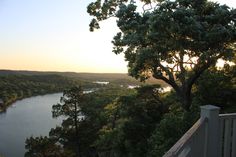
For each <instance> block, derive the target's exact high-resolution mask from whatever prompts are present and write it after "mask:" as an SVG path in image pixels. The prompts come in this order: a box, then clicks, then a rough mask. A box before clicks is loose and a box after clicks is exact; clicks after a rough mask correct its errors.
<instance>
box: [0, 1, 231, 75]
mask: <svg viewBox="0 0 236 157" xmlns="http://www.w3.org/2000/svg"><path fill="white" fill-rule="evenodd" d="M91 1H92V0H0V69H14V70H43V71H76V72H124V73H125V72H127V67H126V63H125V61H124V58H123V56H122V55H115V54H114V53H112V52H111V51H112V44H111V40H112V38H113V36H114V35H115V33H116V32H117V28H116V24H115V21H114V20H113V21H111V20H109V21H106V22H103V23H102V25H101V27H102V29H100V30H98V31H96V32H93V33H92V32H89V26H88V25H89V22H90V20H91V17H89V15H88V14H87V12H86V7H87V5H88V4H89V2H91ZM218 2H220V3H226V4H228V5H229V6H231V7H234V8H235V7H236V0H219V1H218Z"/></svg>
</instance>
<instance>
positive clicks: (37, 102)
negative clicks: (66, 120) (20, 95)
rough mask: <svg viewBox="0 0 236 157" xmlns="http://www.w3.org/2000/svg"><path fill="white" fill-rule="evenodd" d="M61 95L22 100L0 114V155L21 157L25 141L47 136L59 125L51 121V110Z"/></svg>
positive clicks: (57, 120)
mask: <svg viewBox="0 0 236 157" xmlns="http://www.w3.org/2000/svg"><path fill="white" fill-rule="evenodd" d="M61 96H62V93H58V94H48V95H44V96H36V97H31V98H27V99H23V100H20V101H17V102H16V103H14V104H13V105H12V106H11V107H9V108H8V110H7V112H6V113H2V114H0V155H3V156H4V157H23V156H24V153H25V139H26V138H27V137H30V136H40V135H43V136H47V135H48V133H49V131H50V129H51V128H53V127H55V126H56V125H58V124H60V123H61V120H60V119H53V118H52V113H51V108H52V105H53V104H56V103H57V102H59V100H60V97H61Z"/></svg>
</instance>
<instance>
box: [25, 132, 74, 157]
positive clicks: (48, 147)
mask: <svg viewBox="0 0 236 157" xmlns="http://www.w3.org/2000/svg"><path fill="white" fill-rule="evenodd" d="M25 143H26V146H25V148H26V149H28V151H27V152H26V153H25V157H68V156H71V157H73V156H74V154H73V153H71V152H69V151H66V150H63V148H62V147H61V146H60V145H58V144H57V141H56V140H55V139H52V138H48V137H41V136H40V137H36V138H33V137H30V138H28V139H26V142H25Z"/></svg>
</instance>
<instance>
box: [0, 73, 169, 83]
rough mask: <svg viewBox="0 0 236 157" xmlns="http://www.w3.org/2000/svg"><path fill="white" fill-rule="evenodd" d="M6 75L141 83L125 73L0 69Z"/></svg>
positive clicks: (157, 81) (149, 81)
mask: <svg viewBox="0 0 236 157" xmlns="http://www.w3.org/2000/svg"><path fill="white" fill-rule="evenodd" d="M6 75H61V76H64V77H70V78H74V79H78V80H84V81H91V82H93V81H108V82H112V83H122V84H141V83H140V82H139V81H138V80H136V79H134V78H133V77H131V76H128V74H125V73H77V72H56V71H55V72H54V71H52V72H51V71H46V72H45V71H27V70H0V76H6ZM146 83H148V84H161V85H163V86H166V84H165V83H164V82H163V81H159V80H156V79H154V78H151V79H149V80H148V81H146Z"/></svg>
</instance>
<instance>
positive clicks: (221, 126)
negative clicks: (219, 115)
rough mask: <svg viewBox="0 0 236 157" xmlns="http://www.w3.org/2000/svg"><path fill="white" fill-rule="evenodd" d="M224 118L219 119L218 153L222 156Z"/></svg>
mask: <svg viewBox="0 0 236 157" xmlns="http://www.w3.org/2000/svg"><path fill="white" fill-rule="evenodd" d="M224 122H225V120H224V119H220V141H219V142H220V144H219V154H220V156H223V151H222V150H223V142H224V136H223V135H224Z"/></svg>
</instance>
